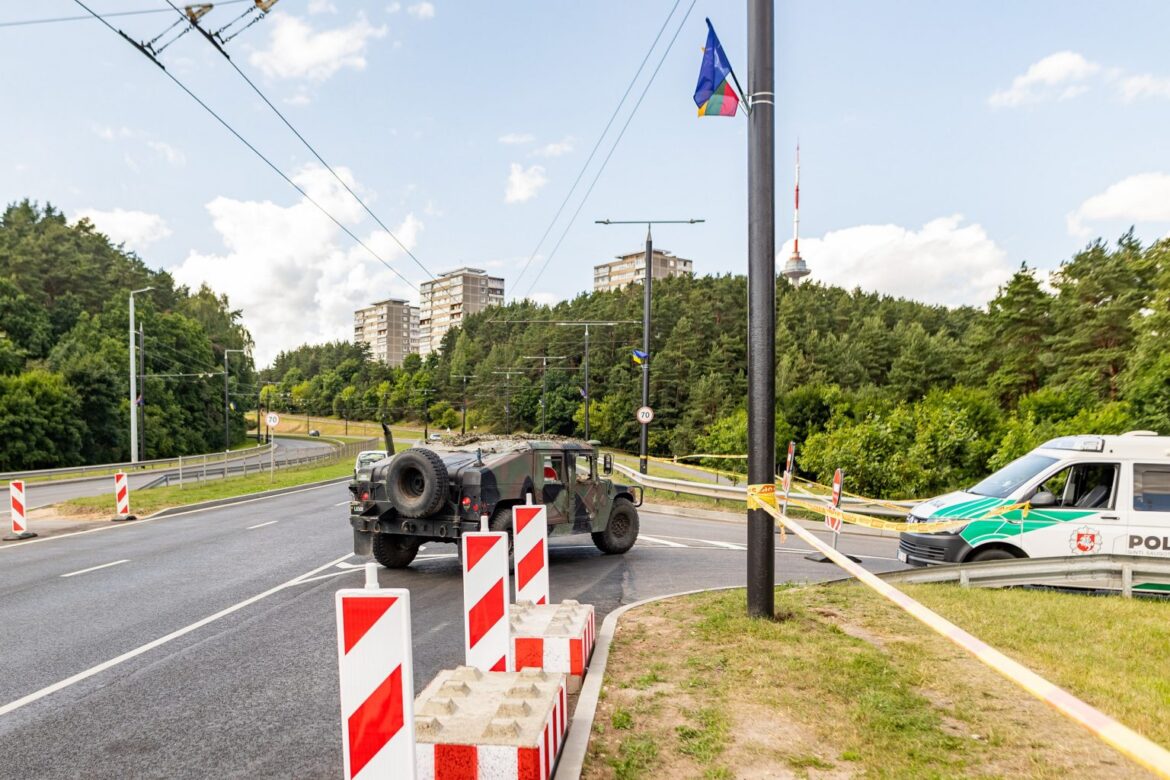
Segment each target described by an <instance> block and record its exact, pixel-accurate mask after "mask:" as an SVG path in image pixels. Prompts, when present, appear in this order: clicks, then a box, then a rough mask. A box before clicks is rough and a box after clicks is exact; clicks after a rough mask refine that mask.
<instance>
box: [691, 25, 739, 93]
mask: <svg viewBox="0 0 1170 780" xmlns="http://www.w3.org/2000/svg"><path fill="white" fill-rule="evenodd" d="M730 77H731V63H730V62H728V60H727V55H726V54H724V52H723V44H721V43H720V42H719V36H718V35H716V34H715V28H714V27H712V26H711V20H710V19H708V20H707V45H706V46H704V47H703V64H702V65H701V66H699V83H698V84H696V85H695V105H696V106H698V107H699V116H735V111H736V109H737V108H738V107H739V96H738V95H736V94H735V90H734V89H732V88H731V84H730V83H729V82H728V79H729V78H730Z"/></svg>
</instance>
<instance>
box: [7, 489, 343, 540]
mask: <svg viewBox="0 0 1170 780" xmlns="http://www.w3.org/2000/svg"><path fill="white" fill-rule="evenodd" d="M340 484H341V480H338V481H337V482H330V483H329V484H327V485H314V486H313V487H307V488H301V489H300V490H290V491H288V492H287V493H280V494H278V495H275V496H260V497H259V498H248V499H244V500H243V501H236V502H235V503H232V504H222V505H220V506H205V507H203V508H202V509H188V510H186V511H184V512H175V513H174V514H171V515H163V516H162V517H144V518H142V519H141V520H135V521H134V522H132V523H110V524H109V525H103V526H100V527H98V528H90V529H89V530H88V531H73V532H71V533H67V534H57V535H56V536H41V537H39V538H37V539H29V540H28V541H25V542H20V543H19V544H0V552H4V551H5V550H19V549H23V548H25V547H28V546H29V545H30V544H38V543H40V542H51V541H53V540H54V539H67V538H69V537H70V536H81V535H82V534H94V533H97V532H98V531H109V530H110V529H112V528H137V527H138V526H140V525H145V524H146V523H149V522H152V521H154V520H169V519H170V518H172V517H182V516H183V515H194V514H197V513H199V512H213V511H215V510H216V509H230V508H232V507H237V506H240V505H241V504H251V503H254V502H256V501H268V500H271V499H273V498H284V497H285V496H291V495H294V494H296V493H306V492H308V491H310V490H320V489H321V488H328V487H334V486H335V485H340Z"/></svg>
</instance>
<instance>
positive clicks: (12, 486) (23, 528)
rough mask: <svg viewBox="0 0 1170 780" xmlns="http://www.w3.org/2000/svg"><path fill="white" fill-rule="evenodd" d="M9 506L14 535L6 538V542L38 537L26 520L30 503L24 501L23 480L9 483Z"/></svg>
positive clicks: (11, 534)
mask: <svg viewBox="0 0 1170 780" xmlns="http://www.w3.org/2000/svg"><path fill="white" fill-rule="evenodd" d="M8 505H9V507H10V509H11V512H12V533H10V534H9V535H8V536H5V537H4V540H5V541H13V540H16V539H31V538H33V537H34V536H36V534H34V533H33V532H32V531H29V530H28V522H27V521H26V520H25V514H26V512H27V509H28V502H27V501H25V499H24V480H23V479H14V480H12V481H11V482H9V483H8Z"/></svg>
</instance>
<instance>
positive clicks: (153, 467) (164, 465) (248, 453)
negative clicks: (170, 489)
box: [0, 444, 273, 483]
mask: <svg viewBox="0 0 1170 780" xmlns="http://www.w3.org/2000/svg"><path fill="white" fill-rule="evenodd" d="M272 448H273V445H272V444H264V445H261V446H259V447H252V448H250V449H246V450H232V451H230V452H209V453H207V454H204V455H184V456H180V457H178V458H160V459H158V460H140V461H138V462H137V463H95V464H92V465H89V466H66V467H64V468H59V469H33V470H30V471H7V472H2V473H0V482H5V483H7V482H10V481H12V480H14V479H23V480H28V481H40V480H42V479H54V478H59V477H69V476H72V475H77V477H78V478H84V477H87V476H95V477H97V476H108V475H111V474H113V473H114V472H117V471H125V472H126V473H127V474H132V473H141V472H144V471H161V470H163V469H173V468H177V467H179V466H180V465H181V464H182V463H183V462H184V461H186V462H187V463H191V462H193V461H201V462H203V463H213V464H215V463H221V462H223V461H225V460H226V461H235V460H242V459H244V458H251V457H254V456H256V455H263V454H267V453H268V452H269V451H270V450H271V449H272Z"/></svg>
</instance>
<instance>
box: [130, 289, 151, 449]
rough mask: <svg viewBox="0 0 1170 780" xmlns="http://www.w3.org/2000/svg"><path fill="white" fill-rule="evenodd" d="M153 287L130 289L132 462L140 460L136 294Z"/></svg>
mask: <svg viewBox="0 0 1170 780" xmlns="http://www.w3.org/2000/svg"><path fill="white" fill-rule="evenodd" d="M153 289H154V288H153V287H143V288H142V289H141V290H131V291H130V462H131V463H137V462H138V365H137V361H136V360H135V358H134V335H135V327H134V296H135V295H137V294H138V293H144V292H149V291H150V290H153Z"/></svg>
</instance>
